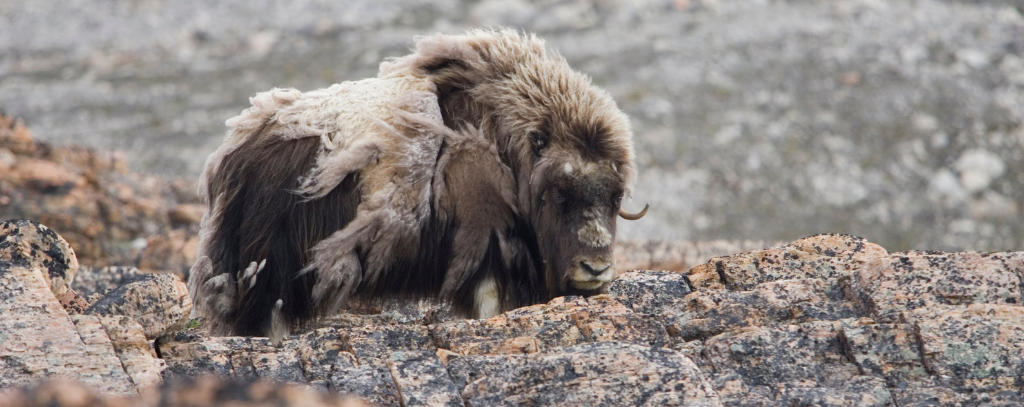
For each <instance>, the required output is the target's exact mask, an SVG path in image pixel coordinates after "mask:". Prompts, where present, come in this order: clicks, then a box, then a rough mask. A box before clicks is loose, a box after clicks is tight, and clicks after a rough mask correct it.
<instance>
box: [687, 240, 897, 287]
mask: <svg viewBox="0 0 1024 407" xmlns="http://www.w3.org/2000/svg"><path fill="white" fill-rule="evenodd" d="M886 254H888V252H886V251H885V249H883V248H882V247H881V246H879V245H877V244H874V243H871V242H868V241H866V240H864V239H863V238H860V237H856V236H849V235H836V234H826V235H816V236H811V237H807V238H804V239H800V240H797V241H794V242H792V243H790V244H787V245H783V246H779V247H775V248H770V249H764V250H754V251H751V252H747V253H743V254H738V255H732V256H728V257H715V258H712V259H711V260H709V261H708V262H707V263H705V264H701V265H698V266H695V267H693V268H692V269H690V270H689V271H688V272H687V273H686V275H687V277H688V278H689V279H690V281H691V283H692V284H693V287H694V288H705V287H707V288H718V287H722V286H724V287H726V288H729V289H733V290H749V289H751V288H753V287H754V286H756V285H757V284H760V283H764V282H769V281H776V280H789V279H801V278H819V279H827V278H848V277H849V276H850V272H851V271H852V270H859V269H860V268H861V267H862V266H863V265H864V264H865V263H866V262H868V261H870V260H872V259H874V258H877V257H880V256H885V255H886Z"/></svg>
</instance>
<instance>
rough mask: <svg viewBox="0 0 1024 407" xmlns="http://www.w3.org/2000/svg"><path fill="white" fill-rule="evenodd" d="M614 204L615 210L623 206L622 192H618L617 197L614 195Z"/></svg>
mask: <svg viewBox="0 0 1024 407" xmlns="http://www.w3.org/2000/svg"><path fill="white" fill-rule="evenodd" d="M612 204H613V207H615V208H619V207H621V206H622V192H618V193H616V194H615V195H612Z"/></svg>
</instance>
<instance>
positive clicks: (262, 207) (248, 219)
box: [188, 30, 646, 340]
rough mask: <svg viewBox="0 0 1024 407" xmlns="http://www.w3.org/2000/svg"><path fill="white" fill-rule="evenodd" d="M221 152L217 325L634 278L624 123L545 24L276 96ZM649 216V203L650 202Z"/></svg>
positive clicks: (419, 52)
mask: <svg viewBox="0 0 1024 407" xmlns="http://www.w3.org/2000/svg"><path fill="white" fill-rule="evenodd" d="M251 101H252V107H251V108H249V109H247V110H245V111H244V112H242V114H241V115H239V116H237V117H235V118H233V119H231V120H229V121H228V123H227V124H228V126H229V127H230V128H231V130H230V132H229V133H228V135H227V137H226V139H225V141H224V144H223V145H222V146H221V147H220V148H219V149H218V150H217V151H216V152H214V153H213V154H212V155H211V156H210V158H209V160H208V161H207V163H206V167H205V169H204V171H203V174H202V176H201V179H200V194H201V195H202V196H203V197H204V198H205V199H206V201H207V202H208V210H207V213H206V215H205V216H204V218H203V222H202V226H201V236H200V248H199V257H198V260H197V261H196V264H195V265H194V266H193V268H192V271H191V276H190V278H189V282H188V283H189V290H190V293H191V294H192V298H193V299H194V301H195V304H196V305H195V308H194V311H193V312H194V315H195V316H203V317H206V318H207V319H208V321H209V325H210V327H211V330H212V332H214V333H216V334H238V335H269V336H270V337H271V338H272V339H275V340H277V339H279V338H280V337H281V336H283V335H285V334H287V333H288V332H289V330H290V329H292V328H295V327H296V326H299V325H301V324H303V323H304V322H306V321H309V320H310V319H312V318H315V317H317V316H319V315H324V314H327V313H332V312H337V311H338V310H340V309H343V308H344V307H345V306H346V304H347V302H348V301H349V300H352V299H361V300H374V299H379V298H383V297H387V296H427V297H437V298H440V299H442V300H445V301H448V302H450V303H451V304H452V306H453V308H454V309H455V310H457V311H460V312H462V313H463V314H465V315H467V316H472V317H477V318H484V317H490V316H493V315H495V314H497V313H500V312H503V311H505V310H508V309H511V308H515V307H520V306H524V305H529V304H535V303H539V302H544V301H547V300H550V299H551V298H553V297H556V296H560V295H567V294H578V295H591V294H595V293H598V292H600V291H601V290H602V289H604V288H605V287H606V286H607V285H608V284H609V283H610V282H611V281H612V280H613V279H615V278H616V276H617V271H616V269H615V264H614V259H613V258H612V244H613V242H614V239H615V220H616V219H615V217H616V215H617V214H622V216H624V217H626V218H627V219H635V218H638V216H642V213H641V214H640V215H632V216H631V215H628V214H625V213H624V212H621V209H620V205H621V203H622V198H623V196H627V195H629V194H630V188H631V185H632V183H633V179H634V178H635V173H636V170H635V165H634V160H633V150H632V134H631V130H630V128H629V123H628V121H627V118H626V116H625V115H624V114H623V113H622V112H621V111H620V110H619V109H618V107H617V106H616V105H615V102H614V101H613V100H612V99H611V97H610V96H609V95H608V94H607V93H606V92H605V91H603V90H601V89H599V88H597V87H595V86H594V85H592V84H591V83H590V80H589V79H588V78H587V77H586V76H584V75H582V74H580V73H578V72H576V71H574V70H572V69H571V68H570V67H569V66H568V64H567V63H566V62H565V60H564V59H562V58H561V57H560V56H558V55H552V54H549V53H547V52H546V51H545V49H544V44H543V42H542V41H541V40H539V39H538V38H536V37H534V36H528V35H521V34H518V33H516V32H513V31H507V30H498V31H471V32H468V33H466V34H464V35H433V36H428V37H424V38H422V39H419V40H418V41H417V44H416V48H415V50H414V52H413V53H412V54H411V55H408V56H405V57H402V58H397V59H394V60H391V61H388V62H385V63H383V64H381V71H380V75H379V76H378V77H377V78H372V79H366V80H362V81H358V82H345V83H341V84H337V85H334V86H331V87H329V88H326V89H321V90H317V91H312V92H306V93H301V92H299V91H296V90H294V89H274V90H271V91H269V92H265V93H260V94H258V95H256V96H255V97H253V98H252V99H251ZM644 211H645V212H646V208H644Z"/></svg>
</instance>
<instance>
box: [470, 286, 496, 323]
mask: <svg viewBox="0 0 1024 407" xmlns="http://www.w3.org/2000/svg"><path fill="white" fill-rule="evenodd" d="M474 301H475V302H476V310H475V311H476V317H477V319H487V318H490V317H493V316H495V315H498V313H500V312H501V294H500V293H498V283H497V282H495V281H494V277H491V276H487V277H485V278H484V279H483V281H481V282H480V284H478V285H477V286H476V292H475V293H474Z"/></svg>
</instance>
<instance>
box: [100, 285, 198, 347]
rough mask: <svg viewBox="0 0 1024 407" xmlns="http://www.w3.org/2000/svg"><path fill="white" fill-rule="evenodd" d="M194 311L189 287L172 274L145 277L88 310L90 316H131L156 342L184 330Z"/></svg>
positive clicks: (122, 287) (109, 294)
mask: <svg viewBox="0 0 1024 407" xmlns="http://www.w3.org/2000/svg"><path fill="white" fill-rule="evenodd" d="M190 312H192V299H191V298H190V297H189V296H188V287H187V286H186V285H185V283H184V282H182V281H181V279H179V278H178V277H177V276H175V275H173V274H142V275H139V276H137V277H135V278H134V279H132V280H131V281H128V282H127V283H126V284H124V285H122V286H120V287H118V288H116V289H114V290H113V291H110V292H109V293H107V294H106V295H105V296H104V297H103V298H101V299H99V300H98V301H96V302H95V303H94V304H92V306H91V307H89V309H88V310H86V311H85V313H86V314H89V315H100V316H115V315H123V316H128V317H131V318H132V319H134V320H135V321H137V322H138V323H139V324H141V325H142V326H143V330H144V332H145V333H146V337H147V338H149V339H154V338H156V337H158V336H161V335H163V334H165V333H169V332H173V331H176V330H178V329H181V328H182V327H184V326H185V324H186V323H187V322H188V315H189V313H190Z"/></svg>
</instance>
